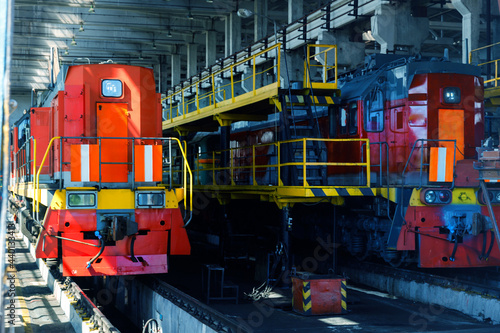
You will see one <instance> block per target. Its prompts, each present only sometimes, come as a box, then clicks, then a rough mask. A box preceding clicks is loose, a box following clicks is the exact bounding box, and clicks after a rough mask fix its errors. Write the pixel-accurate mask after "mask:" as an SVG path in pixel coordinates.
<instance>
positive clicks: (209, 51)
mask: <svg viewBox="0 0 500 333" xmlns="http://www.w3.org/2000/svg"><path fill="white" fill-rule="evenodd" d="M205 50H206V51H205V67H206V68H208V67H210V66H212V65H213V64H215V61H216V60H217V32H216V31H213V30H209V31H207V36H206V46H205Z"/></svg>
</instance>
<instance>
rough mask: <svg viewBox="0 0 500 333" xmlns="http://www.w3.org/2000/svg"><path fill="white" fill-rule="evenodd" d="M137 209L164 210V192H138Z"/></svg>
mask: <svg viewBox="0 0 500 333" xmlns="http://www.w3.org/2000/svg"><path fill="white" fill-rule="evenodd" d="M135 199H136V200H135V206H136V208H164V207H165V195H164V193H163V192H160V191H155V192H136V194H135Z"/></svg>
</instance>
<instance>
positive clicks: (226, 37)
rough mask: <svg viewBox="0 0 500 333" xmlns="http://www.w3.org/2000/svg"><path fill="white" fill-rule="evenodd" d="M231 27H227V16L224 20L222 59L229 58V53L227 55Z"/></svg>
mask: <svg viewBox="0 0 500 333" xmlns="http://www.w3.org/2000/svg"><path fill="white" fill-rule="evenodd" d="M230 31H231V27H230V26H229V16H226V17H225V19H224V57H227V56H229V55H230V54H231V53H229V50H230V49H231V47H230V46H229V45H230V44H231V43H230V40H231V36H230V35H231V33H230Z"/></svg>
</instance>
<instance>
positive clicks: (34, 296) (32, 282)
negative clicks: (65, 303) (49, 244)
mask: <svg viewBox="0 0 500 333" xmlns="http://www.w3.org/2000/svg"><path fill="white" fill-rule="evenodd" d="M11 248H14V249H15V257H14V265H15V270H14V269H12V268H10V267H9V266H8V267H7V278H8V279H9V277H12V275H15V278H14V279H13V281H14V280H15V284H16V288H15V292H12V293H11V294H8V295H7V297H6V299H5V301H4V303H5V305H6V310H5V316H6V318H5V331H6V332H16V333H21V332H27V333H31V332H33V333H72V332H75V330H74V329H73V327H72V326H71V323H70V321H69V319H68V317H66V315H65V314H64V311H63V310H62V308H61V307H60V306H59V302H58V301H57V299H56V297H55V296H54V294H53V293H52V291H51V290H50V289H49V287H47V285H46V283H45V281H44V280H43V278H42V276H41V273H40V270H39V269H38V266H37V265H36V263H35V260H34V258H33V257H32V256H31V254H30V252H29V250H28V248H27V247H26V245H25V244H24V242H23V240H22V238H21V235H20V234H18V235H16V241H15V247H11ZM8 260H9V258H8V257H7V263H9V262H8ZM10 282H11V281H9V284H10ZM10 296H12V297H10ZM11 299H12V300H15V303H13V304H15V306H14V307H13V309H12V310H13V313H12V314H13V316H14V318H12V317H10V316H9V314H10V313H11V311H10V309H9V308H8V307H9V305H10V300H11ZM11 320H13V322H12V321H11Z"/></svg>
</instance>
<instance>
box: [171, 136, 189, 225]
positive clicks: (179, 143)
mask: <svg viewBox="0 0 500 333" xmlns="http://www.w3.org/2000/svg"><path fill="white" fill-rule="evenodd" d="M171 139H173V140H175V141H177V144H178V145H179V149H180V150H181V154H182V157H183V158H184V170H186V169H187V171H188V173H189V211H190V213H191V217H192V216H193V173H192V171H191V167H190V166H189V163H188V159H187V155H186V152H185V151H184V148H183V147H182V143H181V141H180V140H179V139H177V138H171ZM183 178H184V179H183V183H184V198H187V177H186V173H184V176H183ZM185 206H186V207H187V205H185ZM190 220H191V218H190ZM188 223H189V221H188ZM186 225H187V223H186Z"/></svg>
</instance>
